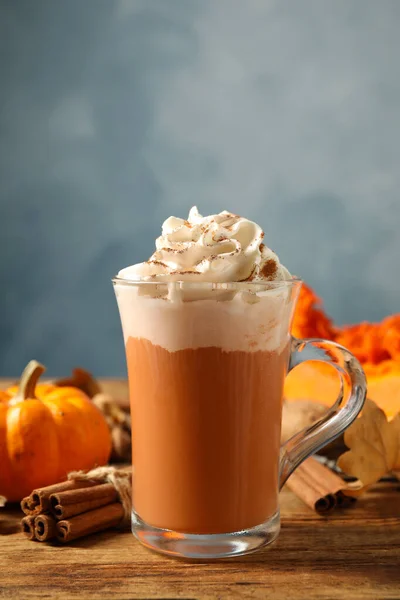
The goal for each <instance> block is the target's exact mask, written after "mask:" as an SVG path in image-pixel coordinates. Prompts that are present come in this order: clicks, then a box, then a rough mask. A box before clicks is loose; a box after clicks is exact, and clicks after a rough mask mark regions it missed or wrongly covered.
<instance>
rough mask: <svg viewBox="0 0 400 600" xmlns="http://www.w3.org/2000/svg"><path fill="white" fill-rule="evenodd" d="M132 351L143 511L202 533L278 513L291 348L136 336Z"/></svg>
mask: <svg viewBox="0 0 400 600" xmlns="http://www.w3.org/2000/svg"><path fill="white" fill-rule="evenodd" d="M126 354H127V363H128V374H129V385H130V397H131V411H132V439H133V463H134V467H135V476H134V483H133V505H134V510H135V512H136V513H137V514H138V515H139V517H140V518H141V519H143V520H144V521H145V522H146V523H148V524H149V525H152V526H155V527H161V528H165V529H172V530H174V531H178V532H184V533H197V534H213V533H227V532H233V531H240V530H242V529H248V528H250V527H254V526H256V525H260V524H262V523H263V522H265V521H267V520H268V519H269V518H270V517H272V516H273V515H274V514H275V513H276V512H277V510H278V489H279V483H278V468H279V453H280V422H281V402H282V391H283V383H284V378H285V376H286V371H287V364H288V357H289V347H288V346H287V347H286V348H285V349H284V350H283V351H281V352H278V351H272V352H270V351H263V350H260V351H255V352H246V351H239V350H238V351H224V350H222V349H220V348H216V347H203V348H196V349H191V348H188V349H182V350H178V351H175V352H170V351H168V350H166V349H164V348H162V347H161V346H158V345H154V344H152V343H151V342H150V341H148V340H146V339H143V338H142V339H139V338H134V337H129V338H128V339H127V344H126Z"/></svg>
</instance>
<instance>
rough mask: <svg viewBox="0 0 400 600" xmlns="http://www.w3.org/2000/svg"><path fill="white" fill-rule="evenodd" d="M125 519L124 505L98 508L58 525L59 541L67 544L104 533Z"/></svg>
mask: <svg viewBox="0 0 400 600" xmlns="http://www.w3.org/2000/svg"><path fill="white" fill-rule="evenodd" d="M123 517H124V509H123V506H122V504H120V503H119V502H114V503H113V504H108V505H107V506H103V507H101V508H96V509H95V510H91V511H89V512H86V513H83V514H81V515H78V516H76V517H73V518H72V519H68V520H64V521H59V522H58V523H57V533H58V535H57V539H58V540H59V541H60V542H63V543H64V544H66V543H67V542H71V541H72V540H76V539H78V538H80V537H83V536H85V535H89V534H91V533H96V532H98V531H103V530H104V529H109V528H110V527H116V526H117V525H119V523H120V522H121V520H122V519H123Z"/></svg>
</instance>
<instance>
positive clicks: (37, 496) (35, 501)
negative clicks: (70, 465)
mask: <svg viewBox="0 0 400 600" xmlns="http://www.w3.org/2000/svg"><path fill="white" fill-rule="evenodd" d="M95 485H98V483H96V482H91V481H75V480H72V481H63V482H62V483H56V484H54V485H48V486H46V487H43V488H38V489H37V490H33V492H32V493H31V495H30V496H27V497H26V498H23V499H22V501H21V509H22V511H23V512H24V513H25V514H26V515H39V514H41V513H45V512H49V511H50V508H51V505H50V496H51V494H57V493H58V492H64V491H67V490H77V489H81V488H87V487H92V486H95Z"/></svg>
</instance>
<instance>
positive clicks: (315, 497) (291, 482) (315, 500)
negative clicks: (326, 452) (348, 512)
mask: <svg viewBox="0 0 400 600" xmlns="http://www.w3.org/2000/svg"><path fill="white" fill-rule="evenodd" d="M287 486H288V488H289V489H291V490H292V491H293V492H294V493H295V494H296V496H298V497H299V498H301V500H303V501H304V502H305V503H306V504H307V505H308V506H309V507H310V508H312V509H314V510H315V511H316V512H317V513H318V514H320V515H327V514H329V513H331V512H332V511H333V510H334V509H335V508H347V507H348V506H350V505H351V504H353V503H354V502H355V498H354V497H351V496H347V495H346V488H347V484H346V482H344V481H343V480H342V478H341V477H339V475H337V474H336V473H334V472H333V471H331V469H329V468H328V467H326V466H325V465H323V464H321V463H320V462H318V461H317V460H316V459H315V458H314V457H310V458H307V459H306V460H305V461H304V462H303V463H302V464H301V465H300V466H299V467H297V469H296V470H295V471H294V473H292V475H291V476H290V477H289V479H288V481H287Z"/></svg>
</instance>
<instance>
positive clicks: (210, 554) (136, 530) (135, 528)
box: [132, 511, 280, 559]
mask: <svg viewBox="0 0 400 600" xmlns="http://www.w3.org/2000/svg"><path fill="white" fill-rule="evenodd" d="M279 529H280V518H279V512H277V513H275V514H274V516H273V517H271V518H270V519H268V521H266V522H265V523H262V524H261V525H257V526H256V527H252V528H251V529H244V530H242V531H234V532H232V533H217V534H207V535H200V534H193V533H178V532H176V531H171V530H170V529H160V528H159V527H152V526H151V525H148V524H147V523H145V522H144V521H142V519H141V518H140V517H139V516H138V515H137V514H136V513H135V512H134V511H132V533H133V535H134V536H135V537H136V538H137V539H138V540H139V541H140V542H141V543H142V544H144V545H145V546H147V548H150V549H151V550H156V551H157V552H161V553H162V554H169V555H170V556H176V557H181V558H190V559H216V558H228V557H229V556H243V554H249V553H250V552H254V551H256V550H259V549H260V548H262V547H263V546H267V545H268V544H271V542H273V541H274V540H275V539H276V538H277V536H278V534H279Z"/></svg>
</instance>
